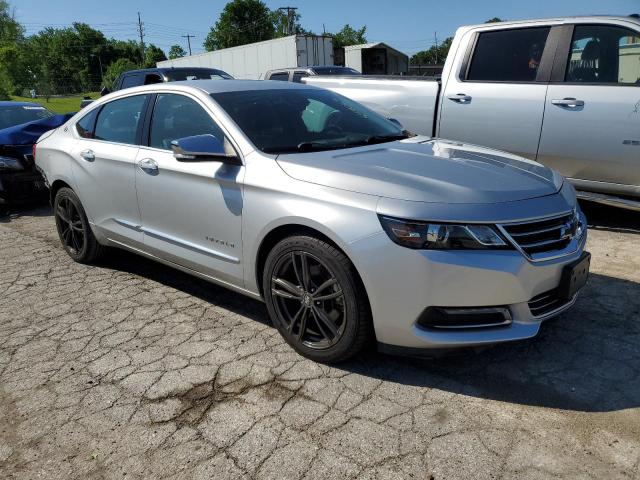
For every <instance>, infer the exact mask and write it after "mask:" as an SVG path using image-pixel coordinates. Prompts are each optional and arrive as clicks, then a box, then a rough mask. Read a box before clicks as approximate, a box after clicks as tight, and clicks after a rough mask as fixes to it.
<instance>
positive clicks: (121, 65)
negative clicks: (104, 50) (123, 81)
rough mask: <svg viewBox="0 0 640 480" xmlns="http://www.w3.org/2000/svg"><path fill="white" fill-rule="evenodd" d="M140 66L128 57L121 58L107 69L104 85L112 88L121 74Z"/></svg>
mask: <svg viewBox="0 0 640 480" xmlns="http://www.w3.org/2000/svg"><path fill="white" fill-rule="evenodd" d="M136 68H138V65H137V64H136V63H135V62H132V61H131V60H130V59H128V58H119V59H118V60H116V61H115V62H113V63H112V64H111V65H109V68H107V71H106V72H105V74H104V85H105V86H106V87H107V88H112V87H113V84H114V82H115V81H116V79H117V78H118V77H119V76H120V74H122V73H124V72H126V71H127V70H135V69H136Z"/></svg>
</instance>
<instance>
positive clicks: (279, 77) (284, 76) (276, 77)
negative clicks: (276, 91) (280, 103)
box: [269, 72, 289, 82]
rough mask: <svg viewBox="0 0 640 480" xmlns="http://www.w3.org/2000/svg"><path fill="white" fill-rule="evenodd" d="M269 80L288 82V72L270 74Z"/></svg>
mask: <svg viewBox="0 0 640 480" xmlns="http://www.w3.org/2000/svg"><path fill="white" fill-rule="evenodd" d="M269 80H281V81H284V82H288V81H289V72H276V73H272V74H271V76H270V77H269Z"/></svg>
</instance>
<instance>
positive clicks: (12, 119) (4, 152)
mask: <svg viewBox="0 0 640 480" xmlns="http://www.w3.org/2000/svg"><path fill="white" fill-rule="evenodd" d="M69 117H70V114H69V115H54V114H53V113H51V112H50V111H49V110H47V109H46V108H44V107H43V106H42V105H40V104H38V103H29V102H0V211H2V210H7V209H8V207H9V206H14V205H18V204H25V203H35V202H38V201H41V200H43V199H46V198H47V189H46V186H45V184H44V181H43V178H42V176H41V175H40V173H38V171H37V170H36V168H35V163H34V160H33V145H34V144H35V143H36V141H37V140H38V138H39V137H40V135H42V134H43V133H44V132H46V131H48V130H51V129H53V128H56V127H58V126H60V125H62V124H63V123H64V122H65V121H66V120H67V119H68V118H69Z"/></svg>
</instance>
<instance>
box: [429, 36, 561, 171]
mask: <svg viewBox="0 0 640 480" xmlns="http://www.w3.org/2000/svg"><path fill="white" fill-rule="evenodd" d="M559 34H560V27H549V26H547V27H527V28H511V29H503V30H499V29H498V30H496V29H492V30H486V31H480V32H477V31H470V32H468V33H467V34H466V35H468V37H467V38H466V39H465V38H463V39H462V45H468V51H467V52H466V54H464V53H463V54H462V55H458V56H459V57H460V58H459V59H458V60H455V61H454V64H453V65H452V69H451V72H450V74H449V78H448V79H446V84H445V85H444V92H443V96H442V99H441V102H442V103H441V114H440V125H439V127H440V128H439V134H438V136H439V137H442V138H448V139H452V140H460V141H464V142H468V143H473V144H477V145H486V146H489V147H493V148H498V149H501V150H506V151H508V152H512V153H516V154H518V155H522V156H524V157H527V158H530V159H535V158H536V153H537V151H538V141H539V139H540V131H541V129H542V117H543V113H544V102H545V95H546V92H547V84H548V80H549V77H550V72H551V66H552V63H553V57H554V54H555V48H556V44H557V38H558V36H559ZM465 40H466V42H465Z"/></svg>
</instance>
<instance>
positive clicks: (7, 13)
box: [0, 0, 24, 45]
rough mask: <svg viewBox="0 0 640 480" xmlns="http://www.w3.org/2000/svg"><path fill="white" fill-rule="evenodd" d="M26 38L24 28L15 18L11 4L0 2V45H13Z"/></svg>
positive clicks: (0, 0)
mask: <svg viewBox="0 0 640 480" xmlns="http://www.w3.org/2000/svg"><path fill="white" fill-rule="evenodd" d="M23 37H24V28H23V27H22V25H20V24H19V23H18V21H17V20H16V19H15V18H14V15H13V12H12V10H11V8H10V7H9V3H8V2H6V1H5V0H0V45H7V44H13V43H16V42H18V41H20V40H22V39H23Z"/></svg>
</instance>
